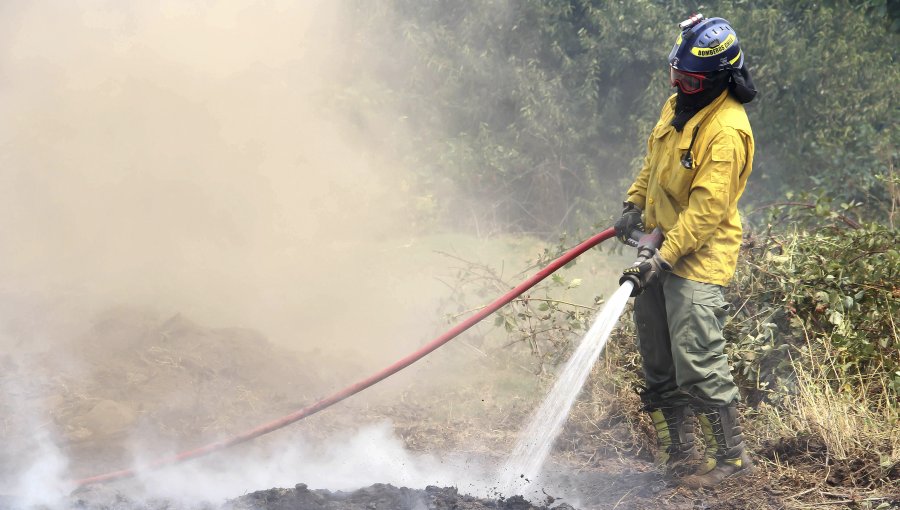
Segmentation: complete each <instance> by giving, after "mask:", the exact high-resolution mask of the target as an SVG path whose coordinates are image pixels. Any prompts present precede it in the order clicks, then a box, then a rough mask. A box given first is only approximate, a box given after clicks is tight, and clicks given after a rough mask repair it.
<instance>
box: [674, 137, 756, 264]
mask: <svg viewBox="0 0 900 510" xmlns="http://www.w3.org/2000/svg"><path fill="white" fill-rule="evenodd" d="M746 159H747V149H746V147H745V146H744V142H743V139H742V138H741V135H740V134H739V133H738V132H737V131H735V130H734V129H730V128H728V129H725V130H723V131H721V132H720V133H718V134H717V135H716V136H715V137H714V138H713V140H712V142H711V144H710V146H709V148H708V150H707V151H706V154H704V156H703V159H702V160H701V161H700V163H699V165H698V166H697V175H696V176H694V180H693V182H692V184H691V191H690V196H689V198H688V206H687V208H686V209H685V210H684V211H682V212H681V214H680V215H679V216H678V220H677V221H676V223H675V227H674V228H672V229H670V230H669V231H668V232H667V233H666V239H665V241H663V245H662V247H661V248H660V250H659V251H660V255H661V256H662V258H663V259H665V260H666V262H668V263H670V264H673V265H674V264H675V263H676V262H677V261H678V260H679V259H680V258H681V257H684V256H685V255H688V254H690V253H692V252H694V251H696V250H698V249H699V248H700V247H702V246H703V245H704V244H706V242H707V241H708V240H709V238H710V237H712V235H713V233H715V231H716V228H717V227H718V226H719V225H720V224H721V223H722V220H723V219H725V217H726V216H727V215H728V214H729V208H730V207H731V205H732V203H733V200H732V199H733V198H734V197H735V196H736V195H737V193H738V184H739V182H740V175H741V172H743V169H744V165H745V163H746Z"/></svg>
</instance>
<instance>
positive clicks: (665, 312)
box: [634, 273, 739, 408]
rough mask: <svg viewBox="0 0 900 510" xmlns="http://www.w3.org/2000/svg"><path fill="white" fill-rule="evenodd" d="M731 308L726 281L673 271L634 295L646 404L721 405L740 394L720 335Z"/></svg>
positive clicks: (723, 340)
mask: <svg viewBox="0 0 900 510" xmlns="http://www.w3.org/2000/svg"><path fill="white" fill-rule="evenodd" d="M730 309H731V305H729V304H728V303H726V301H725V298H724V297H723V296H722V287H720V286H718V285H713V284H710V283H700V282H695V281H692V280H687V279H685V278H682V277H680V276H677V275H674V274H671V273H665V274H663V275H661V277H660V280H659V283H658V284H656V285H652V286H651V287H649V288H647V289H645V290H644V292H642V293H641V294H640V295H639V296H638V297H636V298H635V300H634V323H635V325H636V327H637V342H638V350H639V351H640V353H641V357H642V364H643V368H644V377H645V381H646V383H645V384H646V389H645V391H644V392H643V394H642V397H641V398H642V400H643V401H644V404H645V405H647V406H648V407H651V408H657V407H660V406H668V405H680V404H694V405H701V406H709V405H716V406H721V405H727V404H730V403H732V402H734V401H735V400H737V399H738V397H739V394H738V390H737V386H735V384H734V379H733V378H732V377H731V371H730V370H729V368H728V356H727V355H725V352H724V351H725V337H724V336H722V328H723V327H724V326H725V318H726V317H727V316H728V312H729V310H730Z"/></svg>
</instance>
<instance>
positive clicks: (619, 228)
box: [613, 202, 644, 246]
mask: <svg viewBox="0 0 900 510" xmlns="http://www.w3.org/2000/svg"><path fill="white" fill-rule="evenodd" d="M622 205H624V206H625V209H623V210H622V216H621V217H620V218H619V219H618V220H616V223H615V225H613V228H615V229H616V239H618V240H619V241H622V242H623V243H625V244H628V238H629V237H630V236H631V233H632V232H634V231H635V230H640V231H643V230H644V221H643V220H642V219H641V214H642V213H643V211H641V208H640V207H638V206H636V205H634V204H633V203H631V202H625V203H623V204H622ZM632 246H634V245H632Z"/></svg>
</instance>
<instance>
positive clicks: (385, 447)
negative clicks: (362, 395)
mask: <svg viewBox="0 0 900 510" xmlns="http://www.w3.org/2000/svg"><path fill="white" fill-rule="evenodd" d="M488 473H489V469H488V466H487V465H486V464H481V463H478V462H476V461H472V460H470V459H464V458H453V457H447V458H441V457H437V456H433V455H429V454H425V453H414V452H410V451H409V450H407V449H406V447H405V445H404V444H403V441H402V440H401V439H400V438H399V437H397V436H396V434H395V432H394V429H393V426H392V424H391V423H390V422H388V421H384V422H381V423H377V424H373V425H369V426H366V427H363V428H362V429H360V430H356V431H350V430H345V431H343V432H341V433H338V434H336V435H335V436H334V437H333V438H331V439H330V440H329V441H328V442H326V443H324V444H321V443H318V444H317V443H314V442H311V441H308V440H305V439H304V438H303V437H302V436H299V437H296V438H294V439H293V440H291V441H289V442H287V444H285V443H284V442H280V443H279V444H277V445H272V444H270V445H268V446H263V447H261V448H253V449H249V451H243V452H241V451H238V452H226V453H224V454H222V455H217V456H216V457H215V458H212V459H209V460H207V461H204V462H200V463H191V464H188V465H187V466H185V467H182V468H179V469H177V470H175V469H171V470H162V471H156V472H150V473H148V474H147V475H145V476H142V477H141V478H140V479H139V480H138V485H139V486H140V489H139V490H130V491H129V494H135V495H141V494H143V497H155V498H159V497H163V498H169V499H174V500H178V501H186V502H196V503H202V502H217V501H219V502H221V501H222V500H224V499H226V498H233V497H237V496H240V495H242V494H245V493H247V492H252V491H254V490H259V489H262V488H269V487H292V486H293V485H295V484H296V483H297V482H298V481H301V480H302V481H303V483H305V484H307V485H308V486H309V487H311V488H327V489H329V490H344V491H347V490H355V489H358V488H360V487H365V486H368V485H372V484H375V483H390V484H393V485H397V486H402V487H425V486H427V485H440V486H451V485H452V486H458V487H465V488H469V489H471V491H472V492H480V493H486V492H487V490H488V488H487V487H485V483H486V482H485V480H489V479H490V476H489V474H488ZM138 497H139V496H138Z"/></svg>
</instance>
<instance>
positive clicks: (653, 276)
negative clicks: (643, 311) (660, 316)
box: [619, 246, 672, 297]
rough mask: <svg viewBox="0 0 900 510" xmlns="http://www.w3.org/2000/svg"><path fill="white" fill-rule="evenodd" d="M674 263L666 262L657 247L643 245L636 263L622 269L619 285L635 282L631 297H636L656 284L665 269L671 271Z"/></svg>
mask: <svg viewBox="0 0 900 510" xmlns="http://www.w3.org/2000/svg"><path fill="white" fill-rule="evenodd" d="M671 270H672V264H669V263H668V262H666V260H665V259H664V258H662V256H661V255H660V254H659V250H657V249H656V248H650V247H647V246H645V247H643V248H641V249H640V251H638V258H637V261H635V263H634V265H632V266H631V267H628V268H625V270H624V271H622V277H621V278H619V285H622V284H623V283H625V282H632V283H634V289H632V291H631V297H635V296H637V295H638V294H640V293H641V292H643V291H644V289H646V288H647V287H649V286H651V285H656V283H657V282H658V281H659V276H660V275H661V274H662V273H663V271H671Z"/></svg>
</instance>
